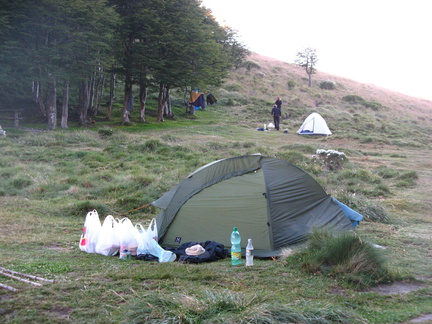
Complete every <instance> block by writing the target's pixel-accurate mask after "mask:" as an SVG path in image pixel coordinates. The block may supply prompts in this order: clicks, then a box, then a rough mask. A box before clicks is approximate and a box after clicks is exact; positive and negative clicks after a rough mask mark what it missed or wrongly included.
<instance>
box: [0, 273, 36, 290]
mask: <svg viewBox="0 0 432 324" xmlns="http://www.w3.org/2000/svg"><path fill="white" fill-rule="evenodd" d="M0 274H1V275H3V276H6V277H9V278H12V279H16V280H19V281H22V282H25V283H28V284H31V285H33V286H37V287H41V286H42V285H41V284H40V283H37V282H33V281H30V280H26V279H23V278H20V277H16V276H13V275H11V274H8V273H5V272H3V271H0Z"/></svg>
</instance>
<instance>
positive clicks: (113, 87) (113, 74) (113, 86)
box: [107, 73, 116, 120]
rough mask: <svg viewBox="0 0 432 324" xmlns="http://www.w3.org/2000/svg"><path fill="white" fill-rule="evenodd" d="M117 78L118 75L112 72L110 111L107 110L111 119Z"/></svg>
mask: <svg viewBox="0 0 432 324" xmlns="http://www.w3.org/2000/svg"><path fill="white" fill-rule="evenodd" d="M115 80H116V75H115V73H111V82H110V95H109V102H108V112H107V119H108V120H109V119H110V118H111V111H112V104H113V100H114V97H115V92H114V89H115Z"/></svg>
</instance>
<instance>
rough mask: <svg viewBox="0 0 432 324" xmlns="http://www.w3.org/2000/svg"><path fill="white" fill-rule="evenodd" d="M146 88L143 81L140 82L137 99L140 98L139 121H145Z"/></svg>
mask: <svg viewBox="0 0 432 324" xmlns="http://www.w3.org/2000/svg"><path fill="white" fill-rule="evenodd" d="M147 94H148V88H147V84H146V83H145V82H142V83H141V84H140V90H139V99H140V121H142V122H146V118H145V108H146V102H147Z"/></svg>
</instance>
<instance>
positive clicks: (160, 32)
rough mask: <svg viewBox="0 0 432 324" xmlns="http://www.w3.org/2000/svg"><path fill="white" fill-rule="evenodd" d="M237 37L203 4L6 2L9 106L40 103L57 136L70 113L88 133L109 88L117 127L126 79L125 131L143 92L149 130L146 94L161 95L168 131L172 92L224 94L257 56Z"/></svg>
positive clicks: (2, 6) (173, 0) (3, 48)
mask: <svg viewBox="0 0 432 324" xmlns="http://www.w3.org/2000/svg"><path fill="white" fill-rule="evenodd" d="M236 36H237V35H236V33H235V32H234V31H233V30H232V29H230V28H228V27H223V26H220V25H219V24H218V23H217V22H216V20H215V19H214V17H213V16H212V15H211V11H210V10H208V9H207V8H205V7H202V6H201V1H199V0H38V1H34V0H14V1H1V2H0V102H1V103H2V105H3V106H5V105H8V106H10V105H14V107H19V106H25V107H26V108H28V107H27V106H28V102H29V101H28V99H29V98H31V100H32V102H33V103H36V106H37V107H38V111H39V112H40V113H41V114H42V115H43V116H44V117H45V118H46V120H47V123H48V128H49V129H54V128H56V127H57V120H58V116H57V112H58V111H60V109H58V107H57V103H61V122H60V126H61V127H64V128H65V127H67V121H68V114H69V107H70V106H73V107H75V108H76V111H77V113H78V116H79V120H80V122H81V123H82V124H85V123H88V122H89V117H88V114H89V113H90V114H96V113H97V110H98V107H99V103H100V100H101V98H102V93H101V92H102V90H103V89H104V88H105V87H106V88H110V90H109V102H108V117H110V113H111V107H112V99H113V96H114V92H113V89H114V82H115V81H116V80H119V79H120V80H121V81H122V84H124V98H123V112H122V121H123V123H127V122H129V108H130V103H131V100H132V96H133V93H132V89H133V88H137V89H139V100H140V119H141V121H145V107H146V99H147V94H148V93H149V91H158V93H159V96H158V107H157V108H158V109H157V111H158V121H162V120H163V118H164V116H165V117H166V116H172V115H173V113H172V110H171V106H170V104H169V97H170V90H171V89H175V88H177V89H181V90H184V91H186V90H187V89H191V87H203V86H205V85H216V86H217V85H220V84H221V82H222V81H223V79H224V78H225V77H226V75H227V72H228V71H229V69H230V68H231V67H232V66H233V65H238V64H240V62H241V61H242V60H243V59H244V58H245V57H246V56H247V55H248V54H249V52H248V51H247V50H246V49H245V48H244V46H243V45H242V44H240V43H239V42H238V41H237V40H236ZM106 84H109V87H107V86H106ZM134 86H135V87H134ZM72 103H73V104H72ZM9 108H11V107H9Z"/></svg>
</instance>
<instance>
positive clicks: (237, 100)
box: [216, 54, 432, 135]
mask: <svg viewBox="0 0 432 324" xmlns="http://www.w3.org/2000/svg"><path fill="white" fill-rule="evenodd" d="M312 80H313V85H312V87H308V82H307V74H306V72H305V71H304V70H303V69H302V68H300V67H298V66H296V65H294V64H290V63H286V62H281V61H278V60H276V59H272V58H269V57H265V56H261V55H258V54H252V55H251V56H250V57H249V58H248V59H247V61H246V62H245V64H243V67H241V68H238V69H235V70H233V71H232V72H231V74H230V77H229V79H228V81H227V82H226V84H225V85H224V87H223V89H219V90H218V91H216V93H217V95H218V96H219V97H221V98H231V104H233V106H237V109H239V111H237V113H238V115H240V116H241V115H243V114H246V115H247V116H248V118H249V119H250V118H251V115H253V112H254V111H253V109H252V111H251V108H253V107H254V106H258V107H261V108H262V110H259V108H255V109H258V110H257V111H255V112H256V113H257V116H256V117H257V118H258V119H257V120H253V119H252V120H251V121H254V122H257V123H258V122H261V121H263V120H260V119H262V118H259V116H263V114H264V115H265V113H268V111H269V110H270V109H271V107H272V104H273V103H274V101H275V100H276V97H277V96H280V97H282V100H283V101H284V105H283V108H284V109H283V113H284V114H286V113H289V114H290V115H291V117H297V118H298V119H299V120H303V119H304V118H305V117H306V116H307V114H308V113H310V112H312V111H316V112H319V113H320V114H322V115H323V116H324V117H325V118H326V120H327V119H330V120H334V121H335V123H334V124H340V123H344V122H346V121H348V122H352V124H357V126H359V130H361V129H362V127H364V126H365V125H363V124H362V123H358V121H357V120H356V119H362V117H365V119H366V120H367V123H368V124H369V126H368V127H369V128H371V127H372V128H384V129H385V126H386V125H393V124H396V125H405V126H408V125H418V126H419V127H420V128H421V129H423V130H426V129H427V130H426V132H425V134H428V135H430V134H431V126H432V102H431V101H427V100H424V99H419V98H414V97H410V96H407V95H404V94H400V93H397V92H394V91H391V90H387V89H384V88H380V87H378V86H375V85H371V84H364V83H359V82H356V81H353V80H350V79H347V78H343V77H340V76H335V75H331V74H327V73H323V72H320V71H318V72H317V73H316V74H315V75H313V78H312ZM323 81H330V82H331V83H333V84H334V86H335V88H334V89H332V90H326V89H321V87H320V84H321V83H322V82H323ZM347 96H348V97H347ZM343 98H345V99H343ZM361 99H363V100H364V101H363V102H355V100H361ZM347 100H348V101H347ZM241 106H243V108H244V109H242V108H240V107H241ZM264 117H268V116H264ZM267 119H268V118H267ZM264 121H265V120H264ZM297 124H298V120H297V121H294V125H295V126H297Z"/></svg>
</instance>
